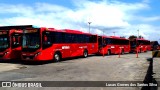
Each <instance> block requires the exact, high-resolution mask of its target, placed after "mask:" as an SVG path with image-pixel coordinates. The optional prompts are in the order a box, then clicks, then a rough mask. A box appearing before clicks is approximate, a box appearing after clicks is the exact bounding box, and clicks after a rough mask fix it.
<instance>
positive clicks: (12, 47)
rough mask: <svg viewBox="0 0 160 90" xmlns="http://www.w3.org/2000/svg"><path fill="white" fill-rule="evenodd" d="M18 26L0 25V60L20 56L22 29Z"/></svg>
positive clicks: (18, 57)
mask: <svg viewBox="0 0 160 90" xmlns="http://www.w3.org/2000/svg"><path fill="white" fill-rule="evenodd" d="M19 28H20V27H19V26H3V27H0V60H10V59H20V58H21V38H22V30H21V29H19Z"/></svg>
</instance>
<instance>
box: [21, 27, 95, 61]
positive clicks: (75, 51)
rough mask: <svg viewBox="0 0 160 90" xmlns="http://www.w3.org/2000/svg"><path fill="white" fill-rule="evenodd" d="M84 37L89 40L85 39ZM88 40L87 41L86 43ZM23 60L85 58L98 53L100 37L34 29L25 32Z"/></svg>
mask: <svg viewBox="0 0 160 90" xmlns="http://www.w3.org/2000/svg"><path fill="white" fill-rule="evenodd" d="M84 37H86V38H88V41H87V39H85V38H84ZM85 40H86V41H85ZM22 42H23V43H22V57H21V58H22V60H30V61H45V60H53V59H54V58H55V56H54V55H55V54H56V53H58V54H60V56H61V58H68V57H76V56H83V52H84V51H85V50H86V51H87V53H88V54H94V53H97V52H98V36H97V35H92V34H88V33H83V32H80V31H75V30H69V29H64V30H55V29H54V28H32V29H26V30H24V34H23V41H22Z"/></svg>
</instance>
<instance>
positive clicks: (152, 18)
mask: <svg viewBox="0 0 160 90" xmlns="http://www.w3.org/2000/svg"><path fill="white" fill-rule="evenodd" d="M159 10H160V0H0V26H3V25H5V26H8V25H25V24H27V25H28V24H29V25H30V24H32V25H36V26H41V27H42V26H43V27H54V28H57V29H64V28H68V29H75V30H80V31H84V32H88V31H89V30H88V29H89V27H88V22H89V21H90V22H92V23H91V33H93V34H99V35H102V31H104V32H105V35H108V36H111V35H112V36H113V32H115V35H116V36H125V37H128V36H130V35H138V32H137V30H138V29H139V33H140V35H142V36H143V37H144V38H146V39H150V40H158V41H159V42H160V40H159V39H160V25H159V24H160V23H159V22H160V11H159Z"/></svg>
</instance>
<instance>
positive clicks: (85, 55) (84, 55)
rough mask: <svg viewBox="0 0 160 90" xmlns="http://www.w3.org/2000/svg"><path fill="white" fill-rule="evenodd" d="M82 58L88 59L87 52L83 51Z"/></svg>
mask: <svg viewBox="0 0 160 90" xmlns="http://www.w3.org/2000/svg"><path fill="white" fill-rule="evenodd" d="M83 57H84V58H87V57H88V51H87V50H84V51H83Z"/></svg>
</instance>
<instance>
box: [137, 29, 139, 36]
mask: <svg viewBox="0 0 160 90" xmlns="http://www.w3.org/2000/svg"><path fill="white" fill-rule="evenodd" d="M137 32H138V38H139V29H138V30H137Z"/></svg>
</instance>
